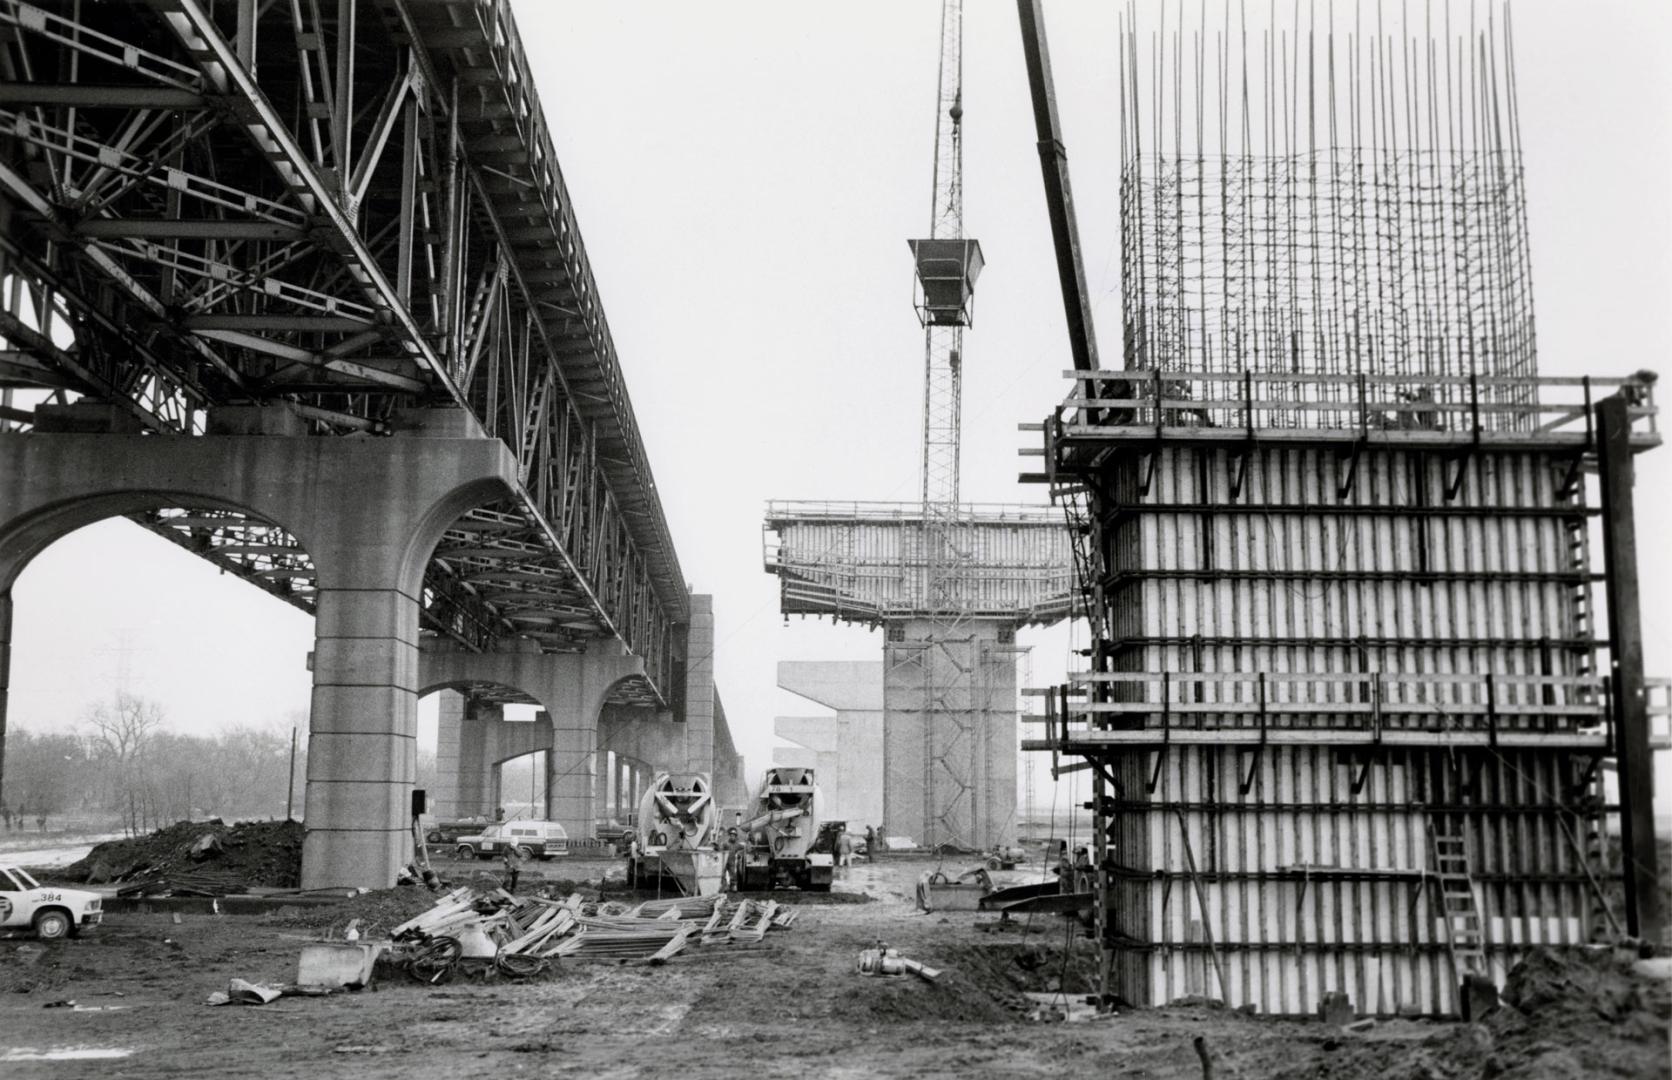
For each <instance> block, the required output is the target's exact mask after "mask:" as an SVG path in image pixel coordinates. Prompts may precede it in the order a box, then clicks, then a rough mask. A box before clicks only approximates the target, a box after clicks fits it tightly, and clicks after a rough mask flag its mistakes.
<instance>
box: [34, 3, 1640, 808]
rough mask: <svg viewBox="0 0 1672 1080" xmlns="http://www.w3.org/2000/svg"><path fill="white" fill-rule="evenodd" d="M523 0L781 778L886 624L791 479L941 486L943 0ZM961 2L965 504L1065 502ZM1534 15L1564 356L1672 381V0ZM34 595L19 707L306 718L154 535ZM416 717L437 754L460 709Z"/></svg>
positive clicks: (728, 678) (997, 125)
mask: <svg viewBox="0 0 1672 1080" xmlns="http://www.w3.org/2000/svg"><path fill="white" fill-rule="evenodd" d="M515 7H516V11H517V15H518V18H519V22H520V25H521V28H522V34H523V39H524V42H525V44H526V46H527V47H528V50H529V53H530V58H531V62H532V64H533V67H534V71H535V75H536V79H537V81H538V84H539V90H540V96H541V98H542V100H543V102H544V104H545V108H546V113H547V119H548V122H549V124H550V126H551V130H552V136H553V139H554V140H555V142H556V146H557V150H558V153H559V157H560V160H561V162H562V167H563V170H564V174H565V177H566V179H567V182H568V185H569V189H570V192H571V194H572V195H573V198H574V201H575V205H576V207H577V211H578V216H579V220H580V224H581V229H582V233H583V236H584V238H585V241H586V245H587V250H588V252H589V254H590V256H591V259H592V263H593V267H594V270H595V272H596V274H597V278H598V282H599V285H600V291H601V293H602V297H603V300H604V304H605V309H606V311H607V312H608V314H609V319H610V325H611V327H612V330H613V332H614V336H615V342H616V345H617V347H618V350H619V353H620V356H621V362H622V366H623V369H624V370H625V373H626V377H627V382H628V386H629V388H630V391H631V393H632V397H633V402H634V406H635V409H636V411H637V414H638V418H639V425H640V428H641V430H642V431H643V434H644V441H645V444H646V446H647V449H648V452H649V455H650V461H651V464H652V467H653V469H654V471H655V475H656V480H657V483H658V485H659V487H660V489H661V492H662V499H663V505H664V509H665V511H666V513H667V517H668V521H669V524H670V526H671V528H672V531H673V536H674V539H675V542H676V544H677V546H678V550H679V557H680V561H681V563H682V565H683V567H684V570H685V574H686V576H687V578H688V579H689V580H690V582H691V584H692V585H693V586H694V587H695V588H696V590H697V591H699V592H708V593H712V594H713V595H714V597H715V601H714V604H715V613H716V621H717V640H718V646H717V654H716V669H717V676H718V680H719V684H720V689H721V693H722V695H723V697H724V700H725V704H726V709H727V713H728V716H729V717H730V720H731V724H732V729H733V732H734V735H735V737H736V739H737V743H738V745H739V747H740V748H741V749H742V750H743V751H744V752H745V753H746V754H748V755H749V758H750V763H749V764H750V768H751V770H752V771H757V770H758V769H760V768H762V767H764V766H765V765H766V764H767V763H768V761H769V758H770V747H771V745H772V743H773V738H772V734H771V729H772V718H773V716H775V715H786V714H815V713H817V712H818V711H819V710H818V709H817V708H816V707H814V706H812V705H811V704H809V703H807V702H805V701H803V700H801V699H799V698H796V697H795V696H793V695H790V694H787V693H784V692H782V691H778V690H777V689H776V688H775V667H776V664H777V662H778V661H780V660H817V659H877V658H880V650H881V641H880V636H879V635H877V634H873V633H868V632H866V631H864V630H861V629H857V628H841V627H833V626H831V625H830V624H829V623H828V622H824V623H820V622H815V621H811V620H809V621H806V622H799V621H798V622H795V623H792V624H791V625H789V626H785V625H784V622H783V619H782V618H781V617H780V616H779V615H778V614H777V607H776V604H777V588H776V580H775V579H773V578H771V577H769V576H767V575H766V574H765V573H763V571H762V567H761V531H760V521H761V514H762V508H763V505H764V503H765V502H766V501H767V500H768V499H771V498H806V499H814V498H831V499H894V500H906V499H910V498H912V497H913V496H914V494H915V492H916V487H917V470H918V439H919V427H920V408H921V401H920V393H921V382H922V363H923V348H922V332H921V330H920V329H919V327H918V323H917V320H916V317H915V315H914V314H913V312H912V308H911V295H912V292H911V290H912V272H911V264H910V259H909V255H908V252H907V249H906V240H907V239H908V238H910V237H914V236H918V235H921V234H923V233H924V232H925V231H926V229H927V226H928V216H929V206H930V168H931V155H932V136H933V124H934V100H935V75H936V70H935V64H936V49H937V46H938V41H937V31H938V23H939V4H938V3H933V2H931V0H910V2H905V0H872V2H863V0H850V2H847V3H843V4H835V5H812V4H793V3H784V2H782V0H772V2H759V3H740V2H713V3H704V4H690V3H685V2H666V3H650V2H632V0H611V2H609V3H604V2H601V0H593V2H589V3H571V2H566V0H538V2H529V0H523V2H520V3H517V4H516V5H515ZM1344 7H1350V4H1347V3H1346V0H1341V2H1338V4H1337V8H1338V10H1340V9H1342V8H1344ZM968 9H969V10H968V13H967V16H966V39H965V59H964V105H965V119H964V129H965V160H964V172H965V191H966V196H965V199H966V205H965V218H966V224H967V232H968V234H969V235H971V236H974V237H976V238H978V239H979V240H980V241H981V243H982V247H983V250H984V252H985V254H986V257H987V269H986V272H985V274H984V275H983V277H982V279H981V282H980V287H979V290H978V297H977V301H976V322H975V328H974V329H973V330H972V331H971V332H970V333H969V334H968V336H967V337H966V343H965V379H964V388H965V399H964V459H963V477H964V482H963V488H964V496H965V498H966V499H970V500H980V501H999V502H1014V501H1025V502H1037V501H1040V500H1041V499H1042V493H1041V492H1040V491H1038V490H1035V489H1029V488H1024V487H1022V486H1021V485H1019V484H1018V483H1017V482H1016V473H1017V472H1018V469H1019V468H1020V467H1021V461H1020V459H1019V458H1018V457H1017V449H1018V448H1019V447H1020V446H1022V445H1024V444H1031V440H1032V439H1033V438H1034V436H1025V435H1022V434H1019V433H1018V432H1017V430H1016V425H1017V424H1018V423H1019V422H1024V421H1036V420H1039V419H1041V418H1042V417H1043V416H1044V415H1045V414H1046V413H1047V412H1048V411H1049V410H1050V409H1051V407H1052V406H1053V404H1054V403H1056V402H1057V401H1058V400H1060V399H1061V398H1062V397H1063V396H1064V394H1065V392H1066V389H1067V387H1066V384H1065V382H1064V380H1063V379H1062V378H1061V377H1060V373H1061V371H1062V370H1063V369H1064V368H1067V367H1068V366H1070V361H1069V357H1068V349H1067V341H1066V336H1065V334H1064V331H1063V328H1062V321H1063V320H1062V309H1061V304H1060V298H1059V294H1058V292H1057V284H1056V277H1055V269H1054V263H1053V261H1052V255H1051V241H1050V233H1049V226H1048V223H1047V221H1046V217H1045V208H1044V199H1043V195H1042V192H1041V185H1040V177H1039V168H1038V159H1037V157H1036V154H1035V150H1034V139H1035V136H1034V132H1033V128H1032V117H1031V113H1030V111H1029V104H1028V96H1027V84H1026V73H1025V71H1024V68H1023V65H1022V55H1021V46H1020V40H1019V35H1018V32H1017V28H1016V13H1015V7H1014V4H1012V3H1009V2H1008V0H970V2H969V4H968ZM1116 10H1117V9H1116V5H1115V4H1113V3H1109V2H1102V0H1099V2H1087V3H1062V2H1048V3H1047V4H1046V17H1047V24H1048V29H1049V33H1050V43H1051V48H1052V55H1053V60H1054V62H1055V66H1056V76H1057V89H1058V96H1059V101H1060V107H1061V112H1062V117H1063V124H1064V128H1065V134H1066V139H1067V143H1068V149H1069V160H1070V165H1071V168H1072V171H1073V178H1074V183H1075V195H1076V198H1077V201H1078V203H1079V214H1080V227H1081V232H1082V239H1083V245H1084V251H1085V257H1086V263H1087V272H1088V275H1089V277H1090V287H1091V295H1092V299H1093V303H1094V306H1095V309H1096V316H1097V324H1098V331H1099V336H1100V339H1101V341H1102V343H1103V350H1104V353H1105V355H1112V354H1114V353H1115V350H1116V349H1117V348H1118V342H1119V331H1120V323H1119V306H1120V305H1119V295H1118V286H1119V279H1118V264H1119V258H1118V242H1119V238H1118V234H1117V229H1116V215H1115V207H1116V202H1115V195H1116V185H1117V181H1118V173H1117V168H1116V129H1115V121H1116V113H1115V108H1116V106H1115V93H1116V84H1115V73H1114V69H1113V62H1112V60H1113V56H1114V49H1115V46H1114V41H1115V22H1116V14H1115V13H1116ZM1514 13H1515V20H1516V35H1517V46H1518V55H1517V68H1518V71H1519V74H1520V80H1521V81H1520V93H1521V116H1522V137H1523V146H1524V150H1525V155H1526V167H1527V173H1528V178H1527V189H1528V194H1529V198H1530V201H1531V209H1530V211H1529V218H1530V227H1531V233H1532V250H1533V273H1534V286H1535V302H1536V308H1535V312H1536V319H1537V332H1538V345H1539V357H1540V366H1541V370H1542V371H1543V373H1545V374H1575V375H1577V374H1594V375H1619V374H1627V373H1630V372H1632V371H1635V370H1637V369H1639V368H1645V367H1647V368H1651V369H1665V368H1668V367H1672V365H1669V364H1668V363H1667V362H1666V357H1667V356H1668V349H1669V346H1672V305H1669V304H1668V299H1669V297H1672V214H1669V208H1668V196H1669V193H1672V122H1669V120H1672V63H1669V60H1672V57H1669V56H1668V50H1669V48H1672V46H1669V45H1668V42H1669V41H1672V5H1667V4H1665V3H1662V2H1660V0H1601V2H1592V3H1587V4H1584V5H1576V4H1572V3H1570V2H1566V0H1515V3H1514ZM1662 397H1663V401H1672V388H1668V390H1667V392H1666V393H1664V394H1663V395H1662ZM1639 470H1640V471H1639V477H1638V493H1639V521H1638V533H1639V541H1640V545H1641V546H1640V551H1641V552H1642V555H1643V560H1642V562H1643V565H1642V575H1643V582H1644V589H1645V594H1644V597H1643V609H1644V628H1645V633H1646V636H1647V638H1648V661H1649V669H1650V672H1651V674H1672V560H1669V559H1667V558H1665V557H1664V556H1665V553H1666V551H1667V545H1666V543H1665V540H1664V537H1666V536H1667V535H1672V505H1669V504H1672V500H1668V499H1667V498H1666V496H1667V495H1668V494H1669V493H1672V483H1669V481H1672V450H1662V451H1659V452H1656V453H1653V454H1650V455H1648V456H1646V457H1644V458H1641V459H1640V460H1639ZM16 598H17V602H18V603H17V613H16V624H15V641H16V646H15V650H14V653H13V668H12V690H11V695H12V696H11V713H10V714H11V718H12V720H13V722H14V723H19V724H22V725H24V726H27V727H30V728H33V729H36V730H42V729H60V728H67V727H70V726H72V725H74V724H75V723H76V722H77V721H78V718H79V717H80V716H81V715H82V714H83V713H84V711H85V710H86V708H87V707H88V705H89V704H90V703H91V702H92V701H93V700H95V699H97V698H99V697H102V696H107V695H108V694H110V693H111V692H112V691H113V690H115V689H116V688H117V687H118V685H119V683H120V681H121V679H122V676H123V672H124V670H125V671H126V678H127V685H128V686H129V688H131V689H133V690H135V691H136V692H139V693H143V694H145V695H146V696H148V697H151V698H154V699H155V700H157V701H159V702H160V703H162V705H163V706H164V708H165V709H166V710H167V712H168V713H169V715H170V717H171V718H172V720H173V722H174V724H175V726H176V727H178V728H181V729H183V730H190V731H208V730H212V729H213V728H214V727H215V726H216V725H218V724H222V723H227V722H233V721H254V722H263V723H266V722H272V723H279V724H283V723H287V722H288V718H289V717H291V716H293V715H295V714H297V713H298V712H304V713H305V711H306V709H307V703H308V686H309V682H308V675H307V672H306V671H305V669H304V660H305V656H306V653H307V651H308V649H309V648H310V647H311V632H312V629H311V620H310V619H309V618H308V617H306V616H305V615H303V614H302V613H300V612H297V611H295V610H294V609H291V608H289V607H287V606H286V605H284V604H281V603H280V602H279V601H277V600H274V599H271V598H269V597H267V596H266V595H265V594H262V593H260V592H258V591H256V590H254V589H252V588H250V587H248V586H246V585H243V584H242V583H239V582H237V581H236V580H234V579H232V578H229V577H222V576H220V575H218V574H217V573H216V572H215V571H214V570H213V569H212V568H208V567H206V564H203V563H200V562H197V561H196V560H194V559H192V558H191V557H190V556H188V555H185V554H184V553H182V552H180V551H178V550H177V549H175V548H173V547H171V546H170V545H167V544H165V543H164V542H162V541H160V540H157V539H155V538H153V537H150V536H149V535H147V534H145V533H143V532H142V531H141V530H139V529H138V528H136V527H133V526H129V525H126V524H120V523H106V524H103V525H97V526H93V527H90V528H88V529H86V530H83V531H82V532H81V533H78V534H76V535H74V536H72V537H69V538H66V539H65V540H63V541H61V542H60V543H58V544H56V545H54V546H53V547H52V548H51V549H49V550H48V551H47V552H46V553H45V554H44V555H42V556H41V557H40V558H39V559H38V560H37V561H36V562H35V564H34V565H32V566H31V567H30V568H29V569H28V570H27V571H26V572H25V573H24V575H23V577H22V578H21V580H20V581H19V583H18V585H17V587H16ZM1028 642H1031V643H1032V644H1033V645H1034V654H1033V657H1032V659H1031V665H1032V669H1033V674H1034V679H1033V681H1034V682H1035V683H1044V682H1048V681H1053V680H1055V679H1057V678H1060V676H1061V673H1062V671H1063V669H1064V662H1065V654H1066V650H1067V649H1068V647H1069V634H1068V633H1067V632H1066V631H1065V630H1062V629H1058V630H1056V631H1050V632H1034V633H1033V634H1031V635H1029V636H1027V637H1025V638H1024V643H1028ZM423 715H424V716H425V717H426V718H428V722H427V723H426V724H425V726H424V729H423V733H422V734H423V736H424V737H425V738H426V739H427V740H428V741H430V742H432V743H433V707H426V708H425V709H424V710H423ZM1668 787H1672V784H1667V783H1663V784H1662V790H1663V792H1664V791H1666V790H1667V788H1668Z"/></svg>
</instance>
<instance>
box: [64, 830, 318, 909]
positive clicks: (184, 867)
mask: <svg viewBox="0 0 1672 1080" xmlns="http://www.w3.org/2000/svg"><path fill="white" fill-rule="evenodd" d="M301 876H302V826H301V824H300V823H298V822H295V821H246V822H240V823H239V824H237V825H227V824H226V823H225V822H223V821H221V820H220V819H219V818H214V819H212V820H209V821H181V822H176V823H175V824H173V825H170V826H169V827H168V828H166V829H159V830H157V831H156V832H154V833H151V834H149V835H147V836H135V837H130V838H128V839H125V840H108V841H106V842H105V843H102V844H100V845H98V846H97V847H95V848H94V849H93V850H92V851H90V852H88V853H87V856H86V857H85V858H83V859H82V860H81V861H80V862H77V863H72V864H70V865H69V866H67V867H65V868H64V869H63V870H60V871H57V872H56V873H54V874H53V877H54V878H55V879H57V880H61V881H70V882H86V883H88V884H93V885H98V884H104V883H107V882H116V883H118V884H124V883H125V885H126V887H124V888H122V889H119V890H118V891H117V895H119V896H226V895H227V894H229V893H236V892H243V891H245V890H247V889H248V888H249V887H251V886H258V887H268V888H278V889H293V888H295V887H296V886H297V885H298V884H299V883H300V881H301Z"/></svg>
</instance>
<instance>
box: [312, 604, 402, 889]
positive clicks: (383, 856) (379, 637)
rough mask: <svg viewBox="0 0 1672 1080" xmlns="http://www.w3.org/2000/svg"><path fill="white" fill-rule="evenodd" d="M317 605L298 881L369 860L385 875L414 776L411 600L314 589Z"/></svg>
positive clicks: (393, 864)
mask: <svg viewBox="0 0 1672 1080" xmlns="http://www.w3.org/2000/svg"><path fill="white" fill-rule="evenodd" d="M316 613H317V623H316V627H317V630H316V634H315V639H314V664H313V671H314V684H313V698H312V708H311V715H312V724H311V726H310V729H309V733H308V795H307V813H306V820H307V826H308V829H307V838H306V840H305V841H304V848H303V860H304V864H305V866H306V871H305V874H304V884H305V886H306V887H307V888H321V887H326V886H334V885H356V884H359V883H361V881H362V879H363V875H364V873H365V868H366V867H367V866H378V867H379V868H380V875H381V872H382V870H387V871H389V873H390V877H391V880H392V878H393V871H394V869H395V868H397V867H399V866H400V865H401V864H402V863H403V862H404V861H405V860H406V858H407V851H408V849H409V848H410V846H411V833H410V831H409V829H408V821H407V819H408V817H409V816H410V812H411V811H410V807H409V792H410V791H411V790H412V785H413V782H414V780H415V779H416V778H417V774H418V692H417V675H418V605H417V604H416V603H414V602H412V600H411V599H410V598H409V597H406V596H403V595H402V594H400V593H398V592H396V591H394V590H392V589H391V590H372V589H320V590H319V596H318V606H317V608H316ZM310 845H311V847H312V856H311V858H310V856H309V854H308V852H309V846H310ZM379 880H381V876H380V877H379Z"/></svg>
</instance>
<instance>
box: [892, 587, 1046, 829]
mask: <svg viewBox="0 0 1672 1080" xmlns="http://www.w3.org/2000/svg"><path fill="white" fill-rule="evenodd" d="M1003 629H1004V628H1003V627H1001V625H1000V624H997V623H983V622H974V621H971V622H966V623H964V624H963V625H961V626H959V627H956V628H955V629H952V630H947V629H946V628H944V627H939V626H936V625H935V624H933V623H930V622H929V621H927V620H913V621H910V622H907V623H905V624H903V626H902V627H901V628H900V631H901V632H900V634H899V636H898V639H897V640H890V641H889V642H888V643H887V645H886V647H885V649H884V657H885V659H884V661H883V663H884V669H885V670H884V676H883V700H884V713H885V720H884V725H883V755H884V758H883V760H884V765H885V769H884V788H883V819H884V824H885V825H886V828H887V833H888V835H889V836H909V837H911V838H912V839H913V840H915V841H917V843H918V844H919V845H921V846H923V847H935V846H938V845H951V846H953V847H960V848H976V849H979V848H987V847H991V846H992V845H994V844H1001V843H1008V842H1010V841H1011V840H1014V839H1015V834H1016V802H1017V800H1016V756H1017V750H1018V747H1019V742H1018V736H1017V719H1016V716H1017V713H1016V656H1017V648H1016V646H1015V645H1014V644H1011V643H1009V642H1007V641H1004V640H1001V631H1002V630H1003ZM890 637H891V638H893V637H895V635H894V634H892V633H891V634H890Z"/></svg>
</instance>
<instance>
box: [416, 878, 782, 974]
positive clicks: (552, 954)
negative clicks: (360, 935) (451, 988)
mask: <svg viewBox="0 0 1672 1080" xmlns="http://www.w3.org/2000/svg"><path fill="white" fill-rule="evenodd" d="M794 921H795V911H794V910H793V909H791V908H788V907H784V906H783V905H780V904H778V903H775V902H773V901H770V900H768V901H759V900H748V899H736V900H734V899H732V898H730V897H728V896H726V895H724V894H722V895H716V896H704V897H686V898H681V899H670V900H647V901H644V902H643V903H640V904H636V905H632V906H628V905H625V904H621V903H617V902H588V901H583V900H582V898H581V896H580V894H579V893H576V894H574V895H572V896H569V897H568V898H567V899H563V900H557V899H547V898H545V897H539V896H526V897H518V896H512V895H511V894H510V893H508V892H506V891H505V890H503V889H491V890H477V889H472V888H469V887H464V888H459V889H454V890H453V891H452V892H450V893H447V894H446V895H445V896H443V897H441V898H440V899H439V900H438V901H437V902H436V903H435V905H434V906H433V907H431V908H430V909H429V910H428V911H426V912H424V913H422V914H420V915H419V916H417V917H416V918H413V919H409V920H407V921H406V922H404V923H402V924H400V925H399V926H396V927H395V928H394V929H393V930H391V931H390V934H389V936H390V938H391V939H392V941H393V946H392V948H391V950H390V955H389V961H390V962H392V963H394V964H396V965H397V966H400V967H404V969H405V970H406V972H407V973H408V974H409V975H411V976H412V978H414V979H416V980H417V981H419V982H425V983H431V984H436V983H441V982H445V981H447V980H448V979H450V978H452V977H453V975H454V974H455V973H456V972H458V971H473V970H474V971H479V972H483V973H486V972H487V971H489V970H492V971H494V972H496V973H497V974H499V975H502V976H505V977H507V978H513V979H516V978H530V977H533V976H536V975H539V974H543V973H544V972H546V971H547V970H549V968H550V966H551V964H552V963H553V962H554V961H556V960H559V959H567V960H612V961H617V962H628V961H642V962H645V963H650V964H661V963H664V962H666V961H667V960H669V959H671V958H672V957H673V956H675V955H677V954H678V953H680V952H682V951H684V950H685V949H687V948H693V947H698V946H717V945H725V944H731V943H751V942H758V941H761V940H762V939H763V938H765V936H766V934H767V932H768V931H769V930H774V929H782V928H785V927H788V926H789V925H791V923H793V922H794Z"/></svg>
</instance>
